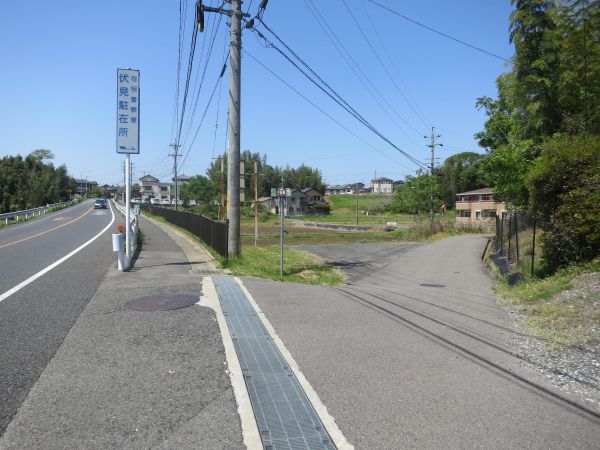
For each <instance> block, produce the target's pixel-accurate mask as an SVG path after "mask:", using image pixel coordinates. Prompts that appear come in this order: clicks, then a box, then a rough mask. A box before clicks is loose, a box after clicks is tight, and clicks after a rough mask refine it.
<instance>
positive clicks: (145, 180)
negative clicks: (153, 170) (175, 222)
mask: <svg viewBox="0 0 600 450" xmlns="http://www.w3.org/2000/svg"><path fill="white" fill-rule="evenodd" d="M190 178H191V177H188V176H187V175H178V176H177V181H178V183H177V186H178V194H180V192H179V189H180V188H181V185H182V184H184V183H186V182H187V181H189V180H190ZM139 196H140V198H141V200H142V202H143V201H144V200H150V199H153V198H154V199H158V200H162V201H167V200H168V201H169V202H171V201H173V200H175V177H173V178H172V183H163V182H161V181H160V180H159V179H158V178H156V177H153V176H152V175H144V176H143V177H141V178H140V189H139ZM132 197H133V195H132Z"/></svg>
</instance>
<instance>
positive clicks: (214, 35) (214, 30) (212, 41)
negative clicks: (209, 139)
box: [182, 15, 222, 147]
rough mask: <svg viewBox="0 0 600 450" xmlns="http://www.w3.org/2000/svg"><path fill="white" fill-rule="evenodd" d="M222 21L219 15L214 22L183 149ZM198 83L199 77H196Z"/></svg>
mask: <svg viewBox="0 0 600 450" xmlns="http://www.w3.org/2000/svg"><path fill="white" fill-rule="evenodd" d="M221 20H222V16H221V15H219V19H218V21H213V28H212V32H211V39H210V44H209V47H208V51H207V54H206V60H205V64H204V69H203V71H202V76H201V79H200V84H199V87H198V90H197V92H196V97H195V101H194V107H193V108H192V113H191V114H190V118H189V120H188V124H187V128H186V132H185V137H184V139H183V144H182V147H185V146H186V144H187V141H188V138H189V134H190V131H191V129H192V122H193V120H194V116H195V114H196V107H197V106H198V100H199V98H200V93H201V91H202V87H203V86H204V79H205V77H206V71H207V69H208V64H209V62H210V58H211V56H212V51H213V47H214V44H215V42H216V38H217V34H218V32H219V29H220V27H221ZM215 24H216V25H215ZM205 42H206V40H204V42H203V45H202V51H201V53H200V54H201V56H200V59H201V60H202V54H203V53H204V43H205ZM199 71H200V69H198V72H199ZM196 81H198V78H197V77H196ZM192 97H193V94H192Z"/></svg>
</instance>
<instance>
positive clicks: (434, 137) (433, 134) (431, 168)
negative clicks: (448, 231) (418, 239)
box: [423, 127, 444, 233]
mask: <svg viewBox="0 0 600 450" xmlns="http://www.w3.org/2000/svg"><path fill="white" fill-rule="evenodd" d="M434 128H435V127H431V136H429V139H431V144H428V145H427V147H429V148H430V149H431V164H430V166H429V173H430V177H431V189H430V190H431V205H430V207H429V215H430V221H431V224H430V226H431V232H432V233H433V222H434V212H433V200H434V199H433V169H434V168H435V146H436V145H439V146H440V147H443V146H444V144H439V143H437V142H435V140H436V139H437V138H440V137H442V135H441V134H437V135H436V134H435V133H434V131H433V130H434ZM423 137H424V138H425V139H427V138H428V136H423Z"/></svg>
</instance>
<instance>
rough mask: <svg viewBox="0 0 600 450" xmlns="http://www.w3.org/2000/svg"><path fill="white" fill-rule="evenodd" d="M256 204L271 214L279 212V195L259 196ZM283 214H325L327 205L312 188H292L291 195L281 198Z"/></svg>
mask: <svg viewBox="0 0 600 450" xmlns="http://www.w3.org/2000/svg"><path fill="white" fill-rule="evenodd" d="M258 204H259V205H260V206H261V207H262V208H264V209H266V210H267V211H269V212H270V213H272V214H279V208H280V206H281V203H280V199H279V197H261V198H259V199H258ZM283 208H284V209H283V214H284V216H286V217H293V216H306V215H316V214H327V213H328V212H329V205H328V204H327V203H326V202H325V201H324V200H323V195H322V194H321V193H320V192H319V191H317V190H316V189H312V188H304V189H293V190H292V195H291V196H290V197H286V198H285V199H284V200H283Z"/></svg>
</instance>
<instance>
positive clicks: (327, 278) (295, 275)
mask: <svg viewBox="0 0 600 450" xmlns="http://www.w3.org/2000/svg"><path fill="white" fill-rule="evenodd" d="M219 259H220V263H221V266H222V267H223V268H226V269H229V270H230V271H231V274H232V275H250V276H255V277H261V278H269V279H272V280H278V281H289V282H294V283H305V284H325V285H332V286H335V285H338V284H341V283H342V282H343V277H342V276H341V275H340V274H339V273H338V272H337V271H335V270H334V269H333V268H332V267H330V266H328V265H327V264H325V263H324V262H323V261H322V260H321V259H320V258H318V257H317V256H315V255H312V254H310V253H308V252H303V251H299V250H292V249H289V248H285V247H284V258H283V267H284V275H283V276H281V275H280V274H279V264H280V253H279V246H278V245H266V246H262V247H252V246H247V247H242V254H241V256H240V257H230V258H229V260H226V261H225V260H224V259H223V258H219Z"/></svg>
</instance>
